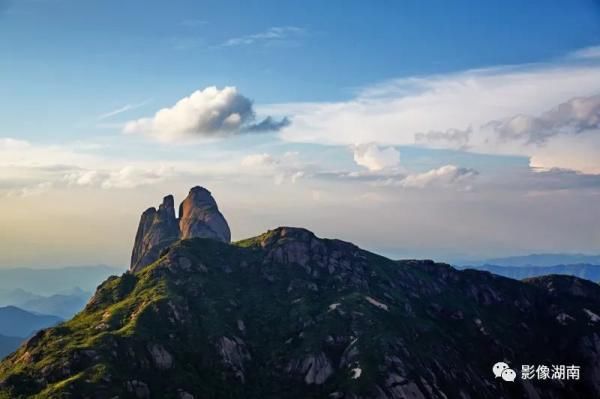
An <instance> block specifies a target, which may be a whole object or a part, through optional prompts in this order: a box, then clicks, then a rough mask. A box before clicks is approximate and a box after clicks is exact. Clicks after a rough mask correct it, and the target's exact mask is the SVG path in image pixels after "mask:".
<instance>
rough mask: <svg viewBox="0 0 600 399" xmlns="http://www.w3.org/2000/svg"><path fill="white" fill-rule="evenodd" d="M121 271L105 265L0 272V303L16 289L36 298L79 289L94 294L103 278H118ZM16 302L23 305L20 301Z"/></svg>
mask: <svg viewBox="0 0 600 399" xmlns="http://www.w3.org/2000/svg"><path fill="white" fill-rule="evenodd" d="M124 270H125V268H118V267H111V266H105V265H98V266H78V267H64V268H57V269H30V268H12V269H0V299H1V298H2V293H5V294H6V293H7V292H11V291H14V290H15V289H16V288H19V289H21V290H23V291H27V292H31V293H35V295H38V296H51V295H55V294H59V293H64V292H70V291H72V290H73V289H74V288H75V287H79V288H80V289H81V290H83V291H86V292H93V291H95V290H96V287H97V286H98V284H99V283H100V282H102V281H104V280H106V278H107V277H109V276H112V275H119V274H121V273H123V271H124ZM21 294H23V292H21ZM21 299H23V298H21ZM29 299H33V298H29ZM3 302H4V301H3ZM20 302H23V301H22V300H21V301H20Z"/></svg>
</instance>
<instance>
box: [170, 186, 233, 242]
mask: <svg viewBox="0 0 600 399" xmlns="http://www.w3.org/2000/svg"><path fill="white" fill-rule="evenodd" d="M179 230H180V231H181V239H187V238H194V237H200V238H215V239H217V240H220V241H223V242H230V241H231V232H230V230H229V226H228V225H227V221H226V220H225V218H224V217H223V215H222V214H221V212H220V211H219V207H218V206H217V202H216V201H215V199H214V198H213V196H212V195H211V193H210V191H208V190H207V189H205V188H204V187H199V186H196V187H194V188H192V189H191V190H190V193H189V194H188V196H187V197H186V199H185V200H184V201H183V202H182V203H181V205H180V206H179Z"/></svg>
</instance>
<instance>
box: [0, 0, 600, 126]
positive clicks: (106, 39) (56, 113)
mask: <svg viewBox="0 0 600 399" xmlns="http://www.w3.org/2000/svg"><path fill="white" fill-rule="evenodd" d="M273 27H296V28H299V29H301V30H302V31H301V32H288V33H284V35H283V36H284V37H283V38H282V39H281V40H261V39H256V42H255V43H253V44H252V45H237V46H222V44H224V43H226V42H227V41H228V40H230V39H232V38H240V37H246V36H251V35H256V34H260V33H264V32H267V31H268V30H269V29H271V28H273ZM599 38H600V5H599V3H598V2H597V1H570V2H565V1H527V2H523V1H486V2H481V1H454V2H447V1H427V2H424V1H400V2H395V1H382V2H363V1H326V2H323V1H305V2H297V3H295V4H291V3H290V2H279V1H260V2H256V1H254V2H252V1H241V2H223V1H174V2H164V1H152V0H151V1H148V0H144V1H141V0H140V1H136V0H129V1H125V2H123V1H111V0H108V1H76V0H20V1H12V2H10V1H9V2H8V9H6V10H5V12H4V16H3V17H2V19H1V20H0V51H1V52H2V53H3V54H5V55H9V56H8V57H6V56H5V57H2V59H1V60H0V74H1V76H2V77H3V78H2V83H1V86H0V87H1V89H2V92H3V93H5V94H4V95H3V96H2V99H0V104H1V105H2V107H3V109H5V110H6V111H7V115H8V120H6V119H5V120H4V122H3V123H4V124H5V125H6V126H8V127H14V128H18V130H19V131H20V132H23V133H25V134H28V135H32V136H34V135H37V136H42V135H44V133H42V132H40V129H39V125H38V124H39V123H44V125H45V126H46V127H47V128H48V129H51V130H52V132H53V133H54V134H58V135H67V134H73V135H76V134H78V132H77V126H78V125H79V124H83V125H85V124H86V122H88V121H89V119H90V118H92V119H93V118H95V117H96V116H97V115H100V114H102V113H104V112H109V111H110V110H112V109H113V108H117V107H119V106H120V105H122V104H125V103H139V102H143V101H145V100H150V101H149V102H148V107H151V106H154V107H156V106H162V105H166V104H169V103H171V102H173V101H174V100H176V99H178V98H180V97H182V96H183V95H186V94H189V92H190V90H191V89H195V88H200V87H205V86H209V85H217V86H225V85H233V86H237V87H238V88H239V89H240V90H241V91H242V92H246V93H251V95H252V98H253V100H254V101H256V102H258V103H264V102H266V103H270V102H287V101H316V100H324V101H329V100H339V99H343V98H348V97H350V96H351V95H352V93H353V92H354V91H356V90H357V89H358V88H360V87H362V86H365V85H368V84H371V83H372V82H377V81H382V80H386V79H390V78H398V77H403V76H413V75H430V74H437V73H446V72H449V71H459V70H464V69H472V68H481V67H489V66H496V65H510V64H523V63H532V62H540V61H547V60H552V59H555V58H558V57H561V56H563V55H564V54H565V53H567V52H569V51H571V50H573V49H578V48H584V47H588V46H592V45H595V44H597V42H598V40H599ZM24 82H25V84H23V83H24ZM57 93H60V95H59V96H57ZM73 108H77V109H78V112H77V114H76V115H73V112H72V110H73ZM29 112H35V113H36V115H37V117H36V118H35V121H34V120H30V118H27V116H26V113H29Z"/></svg>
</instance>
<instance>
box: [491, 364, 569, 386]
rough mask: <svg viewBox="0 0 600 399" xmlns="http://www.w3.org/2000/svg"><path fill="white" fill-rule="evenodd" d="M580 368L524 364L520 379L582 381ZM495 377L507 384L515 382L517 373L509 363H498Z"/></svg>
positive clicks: (495, 367)
mask: <svg viewBox="0 0 600 399" xmlns="http://www.w3.org/2000/svg"><path fill="white" fill-rule="evenodd" d="M580 370H581V367H580V366H576V365H570V366H567V365H564V364H553V365H551V366H546V365H544V364H540V365H533V364H524V365H522V366H521V373H520V377H521V379H522V380H561V381H564V380H576V381H578V380H579V379H580ZM492 372H493V373H494V377H496V378H502V379H503V380H504V381H507V382H514V381H515V379H516V378H517V372H516V371H515V370H513V369H512V368H510V366H509V365H508V363H505V362H498V363H496V364H494V367H492Z"/></svg>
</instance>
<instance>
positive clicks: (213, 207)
mask: <svg viewBox="0 0 600 399" xmlns="http://www.w3.org/2000/svg"><path fill="white" fill-rule="evenodd" d="M179 215H180V218H179V219H177V218H176V217H175V205H174V199H173V196H172V195H168V196H166V197H165V198H164V199H163V203H162V204H161V205H160V206H159V207H158V210H157V209H156V208H149V209H147V210H146V211H145V212H144V213H143V214H142V217H141V219H140V223H139V226H138V230H137V234H136V236H135V242H134V245H133V251H132V254H131V265H130V270H131V271H133V272H137V271H140V270H141V269H143V268H144V267H146V266H147V265H149V264H150V263H152V262H154V261H156V260H157V259H158V258H159V256H160V253H161V252H162V251H163V250H164V249H165V248H167V247H168V246H170V245H171V244H173V243H174V242H176V241H177V240H179V239H189V238H212V239H215V240H219V241H223V242H230V241H231V232H230V230H229V226H228V224H227V221H226V220H225V218H224V217H223V215H222V214H221V212H220V211H219V207H218V206H217V202H216V201H215V199H214V198H213V197H212V195H211V193H210V191H208V190H207V189H205V188H203V187H194V188H192V189H191V190H190V193H189V194H188V196H187V197H186V198H185V200H184V201H183V202H182V203H181V205H180V206H179Z"/></svg>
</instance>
